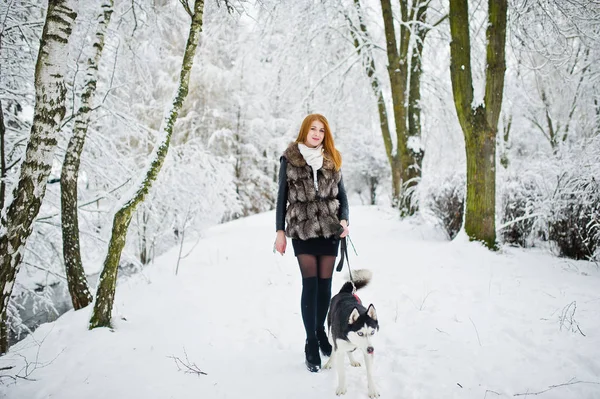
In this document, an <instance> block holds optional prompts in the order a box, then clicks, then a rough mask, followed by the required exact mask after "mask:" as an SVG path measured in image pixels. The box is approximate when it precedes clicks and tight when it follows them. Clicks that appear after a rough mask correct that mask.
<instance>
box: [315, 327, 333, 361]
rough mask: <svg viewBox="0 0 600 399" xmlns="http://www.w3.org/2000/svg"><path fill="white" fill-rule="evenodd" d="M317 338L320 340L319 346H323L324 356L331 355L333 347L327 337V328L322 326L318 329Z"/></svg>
mask: <svg viewBox="0 0 600 399" xmlns="http://www.w3.org/2000/svg"><path fill="white" fill-rule="evenodd" d="M317 340H318V341H319V348H321V353H323V356H328V357H329V356H331V351H332V349H333V348H332V347H331V344H330V343H329V340H328V339H327V334H326V333H325V328H323V327H322V328H320V329H318V330H317Z"/></svg>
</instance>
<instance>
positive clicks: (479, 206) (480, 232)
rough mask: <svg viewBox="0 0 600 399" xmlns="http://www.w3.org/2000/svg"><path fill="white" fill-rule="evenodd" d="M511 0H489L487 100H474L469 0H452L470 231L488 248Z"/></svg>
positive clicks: (455, 87)
mask: <svg viewBox="0 0 600 399" xmlns="http://www.w3.org/2000/svg"><path fill="white" fill-rule="evenodd" d="M507 8H508V5H507V1H506V0H488V27H487V32H486V36H487V51H486V52H487V55H486V67H485V75H486V77H485V80H486V81H485V94H484V98H483V104H480V105H478V106H474V104H473V99H474V97H473V77H472V73H471V41H470V34H469V11H468V1H467V0H450V14H449V17H450V34H451V37H452V41H451V43H450V77H451V80H452V93H453V96H454V105H455V108H456V113H457V115H458V121H459V123H460V126H461V128H462V131H463V135H464V137H465V150H466V155H467V198H466V206H465V207H466V209H465V232H466V233H467V235H468V236H469V238H470V239H471V240H479V241H482V242H483V243H485V245H486V246H487V247H488V248H495V246H496V227H495V226H496V223H495V216H496V212H495V209H496V134H497V129H498V119H499V117H500V110H501V106H502V94H503V90H504V74H505V70H506V61H505V42H506V15H507Z"/></svg>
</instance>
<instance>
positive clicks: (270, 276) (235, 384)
mask: <svg viewBox="0 0 600 399" xmlns="http://www.w3.org/2000/svg"><path fill="white" fill-rule="evenodd" d="M350 222H351V225H350V233H351V238H352V241H353V242H354V244H355V246H356V250H357V251H358V256H355V255H354V253H352V252H351V253H350V265H351V267H352V268H368V269H371V270H372V272H373V280H372V282H371V284H370V285H369V286H368V287H367V288H365V289H364V290H361V292H360V296H361V298H362V300H363V302H364V303H365V304H369V303H374V304H375V307H376V309H377V313H378V317H379V320H380V326H381V330H380V333H379V335H378V338H377V341H376V345H375V356H376V357H375V381H376V384H377V385H378V387H379V390H380V393H381V397H382V398H436V399H438V398H478V399H482V398H491V399H496V398H509V397H510V398H512V397H521V398H523V397H529V398H531V397H534V396H535V397H536V398H543V399H548V398H556V399H565V398H573V399H586V398H600V270H599V269H598V267H597V266H596V265H594V264H593V263H589V262H575V261H572V260H566V259H559V258H556V257H553V256H551V255H549V254H547V253H544V252H541V251H535V250H521V249H515V248H503V249H502V250H501V251H500V252H498V253H492V252H490V251H487V250H486V249H484V248H483V247H482V246H481V245H479V244H477V243H469V242H466V241H465V240H464V239H461V238H459V239H457V240H455V241H453V242H448V241H446V240H445V239H444V238H443V237H442V235H441V233H439V231H437V230H436V229H435V228H433V227H431V226H428V225H426V224H423V223H417V222H415V221H414V220H413V221H402V222H400V221H398V220H397V218H396V217H395V216H394V213H393V212H392V211H390V210H387V209H380V208H375V207H352V209H351V217H350ZM274 238H275V233H274V213H273V212H269V213H266V214H261V215H256V216H253V217H249V218H245V219H242V220H237V221H234V222H231V223H227V224H225V225H220V226H217V227H214V228H211V229H209V230H207V231H206V233H205V235H204V238H202V239H201V240H200V241H199V243H198V245H197V246H196V247H195V248H194V249H193V252H192V253H191V255H190V256H188V257H187V258H185V259H183V260H182V261H181V264H180V267H179V275H177V276H175V275H174V270H175V264H176V262H177V256H178V249H177V248H174V249H173V250H171V251H170V252H169V253H167V254H166V255H164V256H162V257H161V258H159V259H158V260H157V261H156V263H155V264H154V265H151V266H149V267H147V268H146V269H145V270H144V273H143V274H141V275H137V276H134V277H132V278H129V279H127V280H125V281H123V282H122V283H121V284H120V285H119V286H118V287H117V295H116V302H115V309H114V312H113V317H114V329H113V330H110V329H96V330H94V331H88V330H87V329H86V326H87V321H88V319H89V314H90V311H91V309H90V308H86V309H84V310H81V311H78V312H73V311H71V312H68V313H66V314H65V315H63V316H62V317H60V318H59V319H58V320H57V321H56V322H54V323H49V324H44V325H42V326H41V327H40V328H38V329H37V330H36V331H35V333H34V334H33V336H29V337H28V338H26V339H25V340H23V341H21V342H20V343H18V344H17V345H15V346H13V347H12V348H11V349H10V352H9V353H8V354H7V355H6V356H4V357H2V358H0V368H2V369H3V368H6V367H11V366H12V368H11V369H8V370H7V369H3V370H2V371H0V374H2V375H4V377H3V378H2V380H1V381H2V383H3V385H0V397H2V398H15V399H16V398H23V399H36V398H59V399H69V398H77V399H81V398H88V399H94V398H147V399H151V398H157V399H159V398H160V399H165V398H177V399H184V398H248V397H249V398H302V399H305V398H334V397H335V384H336V374H335V371H331V370H323V371H321V372H320V373H317V374H313V373H309V372H308V371H307V370H306V369H305V366H304V353H303V349H304V332H303V327H302V320H301V316H300V312H299V310H300V309H299V302H300V290H301V278H300V273H299V271H298V267H297V264H296V260H295V258H294V256H293V251H292V248H291V243H289V245H288V253H286V255H285V256H284V257H281V256H279V255H274V254H273V252H272V244H273V240H274ZM194 244H195V242H189V243H188V245H187V246H186V248H184V253H185V252H186V249H187V250H189V249H191V248H192V246H193V245H194ZM346 277H347V269H346V268H344V270H343V272H342V273H335V275H334V283H333V286H334V287H333V290H334V293H335V292H336V291H337V290H338V289H339V287H340V286H341V284H342V283H343V281H344V280H345V279H346ZM186 354H187V358H188V359H189V362H190V363H194V364H195V365H197V367H198V368H199V369H200V370H201V371H203V372H205V373H206V375H196V374H188V373H185V372H184V371H183V370H179V369H178V366H177V363H176V360H175V359H174V358H173V357H175V358H180V359H181V360H183V361H185V360H186ZM15 374H18V375H19V376H20V377H26V378H27V379H24V378H20V377H18V378H16V379H13V378H11V377H9V376H14V375H15ZM348 377H349V380H348V393H347V394H346V396H345V397H346V398H366V392H367V388H366V376H365V371H364V369H363V368H356V369H355V368H350V367H349V366H348ZM541 392H543V393H541Z"/></svg>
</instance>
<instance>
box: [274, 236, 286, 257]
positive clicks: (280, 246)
mask: <svg viewBox="0 0 600 399" xmlns="http://www.w3.org/2000/svg"><path fill="white" fill-rule="evenodd" d="M286 246H287V238H285V232H284V231H283V230H277V237H276V238H275V250H276V251H277V252H279V253H280V254H281V255H282V256H283V254H284V253H285V247H286Z"/></svg>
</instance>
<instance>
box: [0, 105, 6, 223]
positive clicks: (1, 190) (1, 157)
mask: <svg viewBox="0 0 600 399" xmlns="http://www.w3.org/2000/svg"><path fill="white" fill-rule="evenodd" d="M5 133H6V127H5V125H4V109H2V101H0V212H2V210H3V209H4V198H5V197H6V181H5V179H6V150H5V149H4V135H5Z"/></svg>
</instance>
